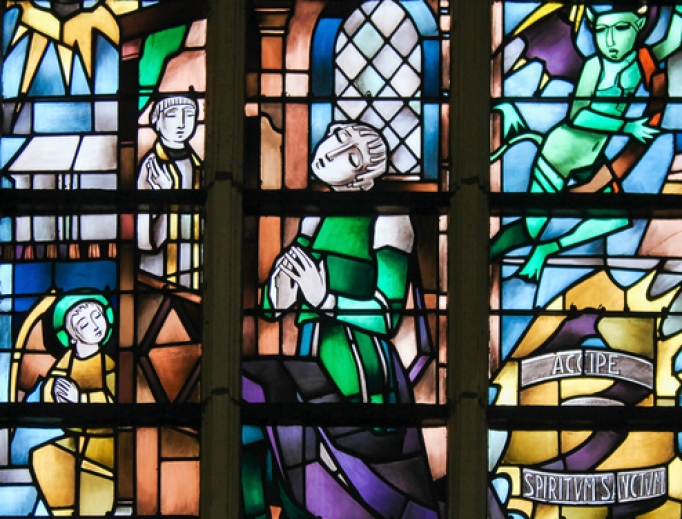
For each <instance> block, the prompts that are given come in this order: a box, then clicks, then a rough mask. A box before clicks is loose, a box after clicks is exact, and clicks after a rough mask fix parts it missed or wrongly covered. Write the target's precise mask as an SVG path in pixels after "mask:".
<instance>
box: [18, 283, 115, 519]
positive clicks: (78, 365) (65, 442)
mask: <svg viewBox="0 0 682 519" xmlns="http://www.w3.org/2000/svg"><path fill="white" fill-rule="evenodd" d="M113 324H114V311H113V309H112V307H111V304H110V303H109V301H108V300H107V299H106V298H105V297H104V296H103V295H101V294H98V293H96V292H93V291H82V290H81V291H78V292H76V293H69V294H66V295H64V296H62V297H61V298H59V300H58V301H57V303H56V304H55V307H54V314H53V325H54V329H55V331H56V333H57V339H58V340H59V342H60V343H61V344H62V346H64V347H65V348H67V351H66V353H65V354H64V355H63V356H62V357H61V358H60V359H59V360H58V361H57V362H56V363H55V365H54V366H53V367H52V369H50V371H49V372H48V374H47V377H46V379H45V381H44V383H43V386H42V401H43V402H54V403H58V404H76V403H101V404H104V403H113V402H114V401H115V395H116V372H115V363H114V360H113V359H112V358H111V357H109V356H108V355H107V354H106V353H104V351H103V350H102V348H103V347H104V346H105V345H106V344H107V342H108V341H109V340H110V339H111V336H112V331H113ZM64 432H65V434H64V435H63V436H60V437H58V438H55V439H53V440H50V441H49V442H47V443H45V444H43V445H40V446H38V447H36V448H35V449H33V450H32V451H31V455H30V463H31V470H32V472H33V475H34V478H35V481H36V486H37V487H38V490H39V492H40V495H41V498H42V499H43V502H44V503H45V506H46V507H47V508H48V510H50V511H51V512H52V513H53V514H54V515H72V514H74V515H79V514H80V515H104V514H106V513H108V512H111V511H112V509H113V507H114V497H115V491H114V443H115V440H114V431H113V430H112V429H107V428H100V429H83V428H70V429H66V430H65V431H64ZM87 467H97V470H96V471H92V470H86V469H87Z"/></svg>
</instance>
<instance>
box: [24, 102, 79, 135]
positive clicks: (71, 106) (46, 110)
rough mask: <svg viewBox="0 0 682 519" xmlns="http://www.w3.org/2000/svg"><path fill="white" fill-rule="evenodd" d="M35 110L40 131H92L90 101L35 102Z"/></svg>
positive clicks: (36, 122) (37, 127) (36, 124)
mask: <svg viewBox="0 0 682 519" xmlns="http://www.w3.org/2000/svg"><path fill="white" fill-rule="evenodd" d="M34 110H35V131H36V132H38V133H55V132H90V131H92V105H91V104H90V103H61V102H52V103H35V105H34Z"/></svg>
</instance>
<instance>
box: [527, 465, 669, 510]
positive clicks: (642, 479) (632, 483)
mask: <svg viewBox="0 0 682 519" xmlns="http://www.w3.org/2000/svg"><path fill="white" fill-rule="evenodd" d="M522 478H523V497H525V498H527V499H531V500H533V501H538V502H540V503H549V504H555V505H595V506H598V505H607V504H614V503H629V502H632V501H643V500H645V499H652V498H654V497H659V496H663V495H665V494H666V492H667V481H668V479H667V470H666V468H664V467H659V468H655V469H646V470H631V471H620V472H598V473H588V474H577V473H572V474H567V473H564V472H546V471H542V470H533V469H523V470H522Z"/></svg>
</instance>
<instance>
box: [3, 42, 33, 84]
mask: <svg viewBox="0 0 682 519" xmlns="http://www.w3.org/2000/svg"><path fill="white" fill-rule="evenodd" d="M27 46H28V38H27V37H24V38H22V40H21V41H20V42H19V43H18V44H17V45H16V46H15V47H14V49H12V52H10V53H9V55H8V56H7V58H6V59H5V61H4V63H3V64H2V95H3V97H5V98H9V97H17V96H18V95H19V86H20V84H21V77H22V75H23V72H24V60H25V58H26V47H27Z"/></svg>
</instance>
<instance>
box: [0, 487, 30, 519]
mask: <svg viewBox="0 0 682 519" xmlns="http://www.w3.org/2000/svg"><path fill="white" fill-rule="evenodd" d="M37 498H38V491H37V490H36V489H35V487H33V486H28V485H27V486H24V485H21V486H11V487H0V503H2V515H18V516H22V515H23V516H28V515H32V514H31V512H33V509H34V507H35V504H36V499H37Z"/></svg>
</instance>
